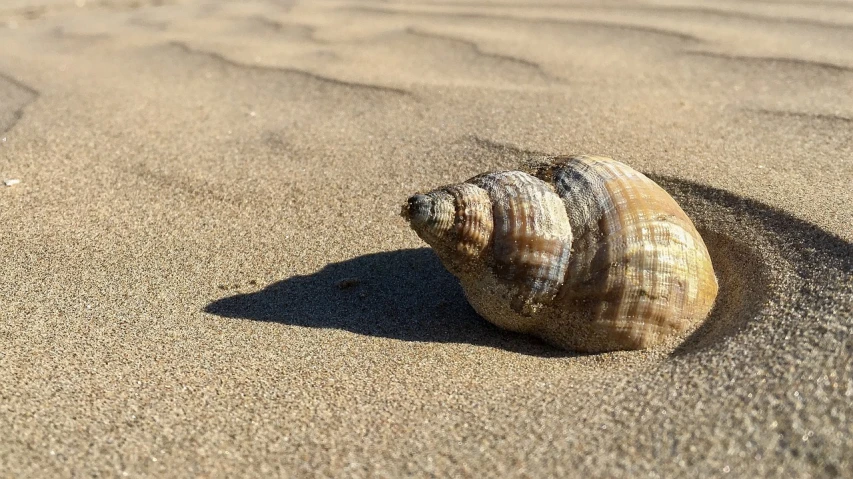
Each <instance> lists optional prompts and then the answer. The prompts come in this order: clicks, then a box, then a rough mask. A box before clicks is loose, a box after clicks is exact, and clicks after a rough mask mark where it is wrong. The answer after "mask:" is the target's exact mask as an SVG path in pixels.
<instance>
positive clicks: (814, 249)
mask: <svg viewBox="0 0 853 479" xmlns="http://www.w3.org/2000/svg"><path fill="white" fill-rule="evenodd" d="M650 176H652V175H650ZM652 178H653V179H654V180H655V181H657V182H658V183H659V184H660V185H661V186H663V187H664V188H665V189H666V190H667V191H669V192H670V194H672V195H673V196H674V197H675V198H676V200H678V201H679V203H680V204H681V205H682V207H683V208H684V210H685V211H686V212H687V214H688V215H689V216H690V217H691V218H693V220H694V222H695V223H696V226H697V227H698V228H699V230H700V232H701V234H702V236H703V238H704V239H705V241H706V243H707V245H708V249H709V251H710V253H711V257H712V260H713V262H714V266H715V270H716V272H717V275H718V277H719V280H720V293H719V295H718V300H717V303H716V305H715V307H714V310H713V311H712V312H711V315H710V317H709V318H708V320H707V321H706V322H705V323H703V325H701V326H700V327H699V328H698V329H697V330H695V331H694V332H693V333H692V334H691V335H690V336H689V337H688V338H686V339H685V340H684V341H683V342H682V343H681V345H679V346H678V347H677V348H676V349H675V351H673V355H676V356H677V355H682V354H690V353H695V352H698V351H701V350H704V349H707V348H712V347H714V345H715V344H717V343H718V342H719V341H720V340H721V339H723V338H725V337H730V336H733V335H736V334H737V333H738V331H740V330H741V329H742V328H743V327H744V326H745V325H747V324H748V323H750V322H751V321H754V320H760V318H762V317H763V310H764V308H765V307H766V304H767V301H769V300H770V299H771V298H785V299H784V300H785V301H786V302H791V303H794V304H795V303H796V302H799V301H805V302H814V301H831V298H828V299H827V298H822V299H820V298H818V297H817V296H815V295H808V294H805V295H804V294H803V291H801V290H800V289H796V288H795V289H791V290H785V288H784V287H782V286H780V285H778V284H774V283H776V281H775V278H773V277H772V272H771V271H770V270H769V269H768V268H767V267H766V266H765V265H766V262H767V261H768V260H770V259H771V258H769V257H764V255H768V254H769V255H772V256H775V257H777V259H779V258H782V259H784V261H786V262H788V263H790V264H791V266H792V267H793V269H794V270H795V271H796V274H797V276H799V277H800V278H801V279H802V280H803V281H806V282H807V284H810V285H812V287H813V288H818V289H820V288H821V287H822V286H821V285H822V284H825V285H826V286H831V284H832V283H833V282H836V281H840V280H841V277H843V276H845V275H849V274H850V273H851V272H853V245H851V243H849V242H847V241H844V240H843V239H841V238H839V237H837V236H835V235H832V234H831V233H828V232H826V231H824V230H822V229H820V228H819V227H817V226H815V225H813V224H810V223H807V222H805V221H803V220H800V219H798V218H795V217H793V216H791V215H789V214H787V213H785V212H783V211H781V210H778V209H776V208H773V207H771V206H768V205H765V204H763V203H760V202H758V201H754V200H750V199H745V198H742V197H740V196H737V195H734V194H732V193H729V192H726V191H723V190H718V189H715V188H711V187H709V186H705V185H700V184H696V183H691V182H687V181H683V180H680V179H676V178H668V177H661V176H652ZM759 244H764V245H765V246H764V252H763V253H762V252H761V251H760V248H757V246H758V245H759ZM816 265H820V266H821V267H817V266H816ZM831 271H835V273H834V274H829V273H830V272H831ZM848 277H849V276H848ZM780 288H781V289H780ZM828 306H830V307H831V305H828ZM205 311H206V312H208V313H212V314H215V315H218V316H224V317H229V318H245V319H251V320H256V321H274V322H278V323H283V324H289V325H295V326H304V327H312V328H336V329H343V330H347V331H351V332H354V333H358V334H363V335H369V336H378V337H385V338H394V339H399V340H404V341H423V342H440V343H468V344H474V345H480V346H490V347H495V348H501V349H505V350H509V351H513V352H518V353H523V354H529V355H535V356H547V357H553V356H571V355H572V353H569V352H565V351H561V350H559V349H556V348H554V347H551V346H549V345H547V344H545V343H543V342H541V341H540V340H538V339H536V338H533V337H530V336H526V335H519V334H514V333H510V332H507V331H502V330H500V329H498V328H497V327H495V326H493V325H491V324H490V323H488V322H487V321H485V320H484V319H482V318H480V317H479V316H478V315H477V314H476V313H475V312H474V310H473V309H472V308H471V306H470V305H469V304H468V302H467V301H466V299H465V297H464V295H463V294H462V289H461V287H460V286H459V283H458V282H457V280H456V279H455V278H454V277H453V276H452V275H451V274H450V273H448V272H447V271H446V270H445V269H444V267H443V266H442V265H441V263H440V262H439V260H438V258H437V257H436V256H435V254H434V253H433V252H432V250H430V249H428V248H420V249H409V250H400V251H391V252H385V253H376V254H370V255H365V256H360V257H357V258H353V259H350V260H347V261H342V262H340V263H332V264H329V265H327V266H326V267H324V268H323V269H321V270H319V271H317V272H316V273H313V274H310V275H306V276H294V277H292V278H288V279H285V280H283V281H280V282H278V283H274V284H271V285H269V286H268V287H266V288H265V289H263V290H261V291H258V292H255V293H249V294H238V295H236V296H231V297H226V298H223V299H220V300H217V301H215V302H213V303H211V304H209V305H208V306H207V307H206V308H205Z"/></svg>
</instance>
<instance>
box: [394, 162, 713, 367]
mask: <svg viewBox="0 0 853 479" xmlns="http://www.w3.org/2000/svg"><path fill="white" fill-rule="evenodd" d="M524 170H525V171H502V172H495V173H486V174H482V175H479V176H475V177H473V178H471V179H469V180H467V181H465V182H464V183H460V184H456V185H450V186H445V187H443V188H438V189H436V190H433V191H431V192H429V193H425V194H416V195H414V196H412V197H411V198H409V199H408V201H407V203H406V204H405V205H404V206H403V211H402V215H403V217H405V218H406V219H407V220H408V221H409V223H410V225H411V227H412V228H413V229H414V230H415V232H416V233H417V234H418V236H420V237H421V238H422V239H423V240H424V241H426V242H427V243H429V245H430V246H432V247H433V249H434V250H435V252H436V254H437V255H438V257H439V258H440V259H441V261H442V263H443V264H444V266H445V267H446V268H447V269H448V270H449V271H450V272H451V273H453V274H454V275H455V276H456V277H458V278H459V280H460V282H461V283H462V288H463V290H464V292H465V296H466V297H467V298H468V301H469V302H470V303H471V305H472V306H473V307H474V309H475V310H476V311H477V313H479V314H480V315H481V316H483V317H484V318H486V319H487V320H489V321H490V322H492V323H494V324H496V325H498V326H500V327H502V328H505V329H508V330H511V331H517V332H522V333H529V334H534V335H537V336H539V337H541V338H543V339H544V340H546V341H548V342H549V343H552V344H554V345H557V346H560V347H563V348H566V349H571V350H575V351H584V352H603V351H614V350H625V349H644V348H648V347H652V346H655V345H658V344H661V343H664V342H667V341H669V340H671V339H673V338H676V337H678V336H680V335H682V334H683V333H684V332H685V331H687V330H689V329H691V328H692V327H693V326H695V325H697V324H698V323H699V322H701V321H702V320H704V319H705V317H706V316H707V315H708V312H709V311H710V310H711V307H712V306H713V303H714V299H715V298H716V296H717V288H718V286H717V278H716V277H715V276H714V269H713V267H712V265H711V258H710V257H709V255H708V250H707V248H706V247H705V243H704V242H703V241H702V238H701V236H700V235H699V233H698V232H697V231H696V228H695V227H694V226H693V223H692V222H691V221H690V219H689V218H688V217H687V215H686V214H685V213H684V211H682V210H681V208H680V207H679V206H678V204H677V203H676V202H675V200H674V199H673V198H672V197H671V196H670V195H669V194H667V193H666V191H664V190H663V188H661V187H660V186H658V185H657V184H656V183H655V182H653V181H652V180H650V179H649V178H647V177H646V176H645V175H643V174H642V173H640V172H638V171H635V170H634V169H632V168H630V167H628V166H627V165H624V164H622V163H620V162H618V161H615V160H612V159H610V158H606V157H600V156H571V157H556V158H550V157H549V158H545V159H542V160H541V161H537V162H533V163H531V164H529V165H526V166H525V168H524Z"/></svg>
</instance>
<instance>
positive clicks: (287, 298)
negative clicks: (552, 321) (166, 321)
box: [205, 248, 571, 357]
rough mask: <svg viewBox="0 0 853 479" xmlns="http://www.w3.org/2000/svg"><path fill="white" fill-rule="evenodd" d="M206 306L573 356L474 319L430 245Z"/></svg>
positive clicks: (402, 336)
mask: <svg viewBox="0 0 853 479" xmlns="http://www.w3.org/2000/svg"><path fill="white" fill-rule="evenodd" d="M205 311H206V312H208V313H212V314H216V315H218V316H224V317H228V318H245V319H252V320H256V321H274V322H278V323H283V324H290V325H295V326H304V327H312V328H335V329H343V330H346V331H351V332H354V333H357V334H364V335H368V336H378V337H385V338H393V339H399V340H403V341H423V342H439V343H469V344H474V345H479V346H490V347H494V348H501V349H506V350H509V351H513V352H517V353H522V354H528V355H534V356H547V357H551V356H569V355H571V353H568V352H565V351H561V350H559V349H556V348H554V347H551V346H549V345H547V344H545V343H543V342H541V341H540V340H538V339H536V338H533V337H529V336H525V335H520V334H514V333H510V332H506V331H502V330H500V329H498V328H497V327H496V326H493V325H492V324H490V323H488V322H487V321H485V320H484V319H482V318H480V317H479V316H478V315H477V313H475V312H474V310H473V308H471V306H470V305H469V304H468V302H467V301H466V299H465V296H464V295H463V294H462V288H461V286H460V285H459V283H458V281H457V280H456V278H454V277H453V276H452V275H451V274H450V273H448V272H447V271H446V270H445V269H444V267H443V266H442V265H441V262H440V261H439V260H438V258H437V257H436V256H435V254H434V253H433V252H432V250H431V249H428V248H420V249H407V250H399V251H391V252H387V253H376V254H369V255H365V256H359V257H357V258H353V259H350V260H347V261H342V262H340V263H332V264H329V265H327V266H326V267H324V268H323V269H321V270H319V271H317V272H316V273H313V274H309V275H306V276H294V277H292V278H288V279H285V280H283V281H279V282H277V283H273V284H271V285H269V286H267V287H266V288H264V289H263V290H261V291H258V292H255V293H249V294H238V295H236V296H231V297H227V298H223V299H220V300H218V301H215V302H213V303H211V304H209V305H208V306H207V307H206V308H205Z"/></svg>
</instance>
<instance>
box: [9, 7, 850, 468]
mask: <svg viewBox="0 0 853 479" xmlns="http://www.w3.org/2000/svg"><path fill="white" fill-rule="evenodd" d="M851 45H853V3H850V2H848V1H827V2H822V3H817V2H815V3H813V2H810V1H802V2H800V1H791V2H787V1H785V2H780V3H776V2H760V1H747V2H734V1H727V2H707V3H694V2H690V1H689V0H687V1H685V2H680V1H679V2H676V1H669V0H665V1H662V2H651V1H649V2H647V3H633V2H632V3H622V2H606V3H599V2H590V3H580V2H551V1H549V2H541V3H536V4H529V3H527V2H521V1H520V0H517V3H512V2H504V1H495V2H480V1H473V2H461V1H460V2H448V1H430V2H409V1H406V2H396V1H391V2H378V1H377V2H372V1H367V0H364V1H354V2H344V1H340V2H339V1H326V2H305V3H288V2H230V3H229V2H213V1H168V0H162V1H155V2H147V1H140V0H134V1H130V0H127V1H125V0H113V1H105V0H104V1H98V0H94V1H93V0H88V1H85V2H84V1H82V0H81V1H77V2H76V3H75V2H71V1H58V0H56V1H17V0H16V1H11V2H4V3H3V6H2V7H0V139H2V141H0V180H6V179H19V180H20V183H18V184H15V185H13V186H3V185H2V184H0V225H2V229H0V471H2V473H0V475H2V476H4V477H70V476H74V477H78V476H80V477H82V476H102V477H103V476H106V477H114V476H127V477H192V476H200V477H238V476H245V477H257V476H259V475H261V474H265V475H281V476H286V477H299V476H336V477H401V476H415V477H425V476H438V477H449V476H450V477H554V476H563V477H613V476H621V477H695V476H723V475H728V476H732V477H754V476H756V475H760V476H780V477H831V476H836V475H841V476H847V477H851V476H853V472H852V471H853V336H851V333H853V279H851V278H853V243H851V242H853V228H851V224H853V194H851V184H853V94H851V93H853V48H850V46H851ZM539 152H541V153H548V154H568V153H594V154H604V155H608V156H611V157H614V158H616V159H619V160H621V161H624V162H626V163H628V164H630V165H632V166H634V167H635V168H637V169H639V170H641V171H643V172H646V173H647V174H649V175H650V176H652V177H653V178H655V179H656V180H658V181H659V182H660V183H661V184H662V185H663V186H664V187H665V188H666V189H667V190H668V191H670V192H671V193H672V194H673V195H674V196H675V197H676V198H677V199H678V200H679V201H680V202H681V203H682V204H683V206H684V209H685V211H686V212H687V213H688V214H689V215H690V216H691V217H692V218H693V220H694V221H695V223H696V224H697V226H698V227H699V228H700V230H701V232H702V234H703V235H704V237H705V239H706V241H707V242H708V245H709V248H710V250H711V253H712V256H713V259H714V262H715V266H716V269H717V272H718V275H719V278H720V282H721V293H720V298H719V301H718V304H717V305H716V307H715V310H714V312H713V313H712V315H711V317H710V318H709V320H708V321H707V322H706V324H704V325H703V326H702V327H701V328H700V329H698V330H697V331H696V332H695V333H694V334H692V335H691V336H690V337H689V338H687V339H686V340H684V341H683V342H682V343H681V344H678V345H677V346H675V347H674V348H669V349H659V350H654V351H645V352H619V353H612V354H601V355H573V354H571V353H567V352H563V351H559V350H556V349H554V348H551V347H549V346H547V345H545V344H542V343H541V342H539V341H537V340H535V339H531V338H528V337H524V336H520V335H514V334H509V333H506V332H503V331H500V330H498V329H497V328H495V327H493V326H491V325H489V324H488V323H487V322H485V321H484V320H482V319H481V318H479V317H477V316H476V314H475V313H474V312H473V310H472V309H471V308H470V307H469V306H468V305H467V303H466V302H465V299H464V297H463V296H462V293H461V290H460V288H459V286H458V284H457V283H456V281H455V280H454V278H453V277H452V276H450V275H449V273H447V272H445V271H444V270H443V269H442V267H441V265H440V264H439V262H438V260H437V259H436V257H435V256H434V255H433V253H432V252H431V251H430V250H429V249H427V248H426V247H425V245H424V244H423V243H422V242H421V241H420V240H419V239H418V238H417V236H416V235H415V234H414V233H413V232H411V231H410V230H409V229H408V228H407V225H406V224H405V222H404V221H403V219H402V218H400V217H399V216H398V214H399V210H400V205H401V204H402V202H403V201H404V200H405V198H406V197H407V196H408V195H410V194H412V193H413V192H415V191H418V190H426V189H431V188H434V187H436V186H439V185H442V184H446V183H451V182H458V181H460V180H463V179H465V178H468V177H469V176H472V175H473V174H476V173H480V172H483V171H488V170H494V169H499V168H511V167H513V166H514V165H517V164H518V163H519V162H521V161H523V160H524V159H525V158H528V157H530V156H531V155H535V154H536V153H539Z"/></svg>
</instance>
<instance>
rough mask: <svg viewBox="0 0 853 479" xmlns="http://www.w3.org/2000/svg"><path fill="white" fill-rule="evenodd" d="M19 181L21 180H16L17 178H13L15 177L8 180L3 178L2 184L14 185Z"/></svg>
mask: <svg viewBox="0 0 853 479" xmlns="http://www.w3.org/2000/svg"><path fill="white" fill-rule="evenodd" d="M20 182H21V180H18V179H15V178H10V179H8V180H3V184H4V185H6V186H15V185H17V184H18V183H20Z"/></svg>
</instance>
